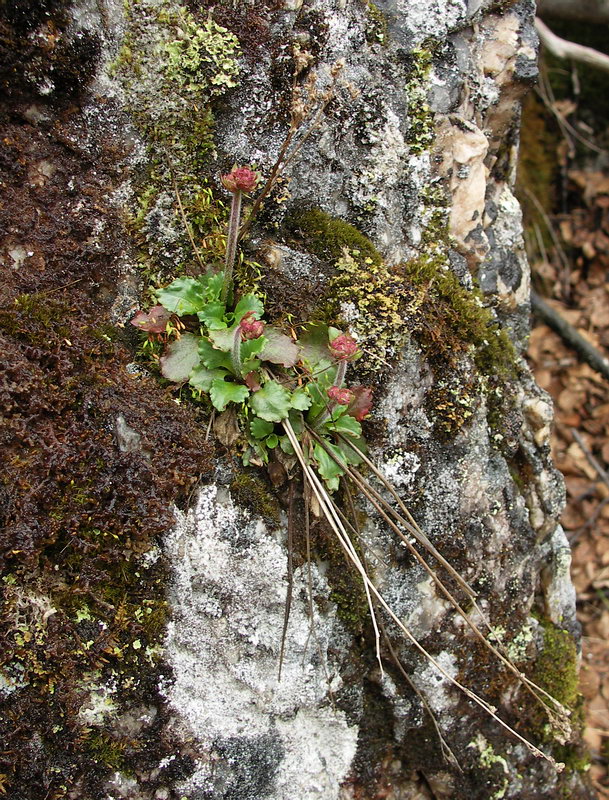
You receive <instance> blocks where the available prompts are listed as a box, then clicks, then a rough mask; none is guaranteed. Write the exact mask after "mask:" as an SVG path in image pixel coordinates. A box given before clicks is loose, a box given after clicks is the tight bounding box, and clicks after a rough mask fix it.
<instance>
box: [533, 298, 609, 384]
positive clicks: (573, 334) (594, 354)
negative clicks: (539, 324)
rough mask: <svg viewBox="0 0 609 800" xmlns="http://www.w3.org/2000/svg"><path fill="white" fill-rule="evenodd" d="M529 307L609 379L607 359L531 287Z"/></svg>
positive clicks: (608, 362)
mask: <svg viewBox="0 0 609 800" xmlns="http://www.w3.org/2000/svg"><path fill="white" fill-rule="evenodd" d="M531 307H532V309H533V311H534V312H535V314H536V315H537V316H538V317H539V318H540V319H542V320H543V321H544V322H545V323H546V325H549V326H550V328H552V330H553V331H556V333H557V334H558V335H559V336H561V337H562V339H563V340H564V341H565V342H566V343H567V344H568V345H569V346H570V347H572V348H573V349H574V350H575V352H576V353H577V354H578V355H579V356H581V358H582V359H583V360H584V361H585V362H586V363H587V364H589V365H590V366H591V367H592V369H594V370H596V371H597V372H598V373H600V374H601V375H602V376H603V377H604V378H606V379H607V380H609V360H608V359H606V358H605V357H604V356H603V355H602V354H601V353H600V352H599V351H598V350H597V349H596V347H594V345H592V344H590V342H589V341H587V339H584V337H583V336H582V335H581V333H578V331H576V330H575V328H574V327H573V325H570V324H569V323H568V322H567V320H566V319H565V318H564V317H561V315H560V314H559V313H558V311H555V310H554V309H553V308H552V307H551V306H549V305H548V304H547V303H546V302H545V300H542V299H541V297H540V296H539V295H538V294H537V292H535V291H533V290H532V289H531Z"/></svg>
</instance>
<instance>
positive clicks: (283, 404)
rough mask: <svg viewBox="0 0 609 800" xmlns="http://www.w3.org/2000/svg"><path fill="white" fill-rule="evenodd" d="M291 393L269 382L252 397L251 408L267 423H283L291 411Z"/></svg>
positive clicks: (273, 382)
mask: <svg viewBox="0 0 609 800" xmlns="http://www.w3.org/2000/svg"><path fill="white" fill-rule="evenodd" d="M290 399H291V398H290V392H288V390H287V389H284V387H283V386H280V385H279V384H278V383H276V382H275V381H267V383H265V384H264V386H263V387H262V389H260V390H259V391H258V392H256V393H255V394H253V395H252V397H251V398H250V406H251V408H252V409H253V411H254V412H255V413H256V414H257V415H258V416H259V417H261V418H262V419H265V420H267V422H281V420H282V419H285V418H286V417H287V416H288V413H289V411H290Z"/></svg>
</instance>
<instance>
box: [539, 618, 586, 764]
mask: <svg viewBox="0 0 609 800" xmlns="http://www.w3.org/2000/svg"><path fill="white" fill-rule="evenodd" d="M541 624H542V629H543V642H542V646H541V648H540V650H539V653H538V655H537V659H536V661H535V665H534V668H533V670H532V671H531V678H532V680H533V681H534V682H535V683H537V684H538V685H539V686H541V688H542V689H545V691H546V692H548V693H549V694H550V695H552V697H554V698H556V700H558V701H559V702H560V703H561V704H562V705H563V706H565V707H566V708H568V709H569V710H570V711H571V717H570V723H571V728H572V731H573V733H572V736H571V739H570V741H568V742H566V743H564V744H560V743H559V742H558V741H557V737H556V734H555V732H554V730H553V728H552V727H551V726H550V724H549V723H548V721H547V718H546V717H545V715H544V714H543V711H542V710H541V709H540V708H539V707H538V706H535V707H534V708H533V709H532V711H531V714H530V717H529V727H530V730H531V731H532V732H533V734H534V735H535V736H537V737H539V738H541V739H542V740H543V741H545V742H546V743H548V744H549V745H551V752H552V755H553V756H554V758H555V759H556V760H557V761H562V762H563V763H564V764H565V767H566V770H565V772H566V773H567V774H568V773H569V772H571V773H572V772H586V771H587V769H588V768H589V765H590V759H589V754H588V752H587V750H586V748H585V746H584V744H583V741H582V738H581V735H582V732H583V729H584V724H585V711H584V700H583V697H582V696H581V694H580V693H579V689H578V687H579V670H578V658H577V647H576V645H575V642H574V640H573V636H572V635H571V634H570V633H569V632H568V631H565V630H563V629H562V628H558V627H557V626H556V625H554V624H553V623H552V622H550V621H549V620H542V622H541Z"/></svg>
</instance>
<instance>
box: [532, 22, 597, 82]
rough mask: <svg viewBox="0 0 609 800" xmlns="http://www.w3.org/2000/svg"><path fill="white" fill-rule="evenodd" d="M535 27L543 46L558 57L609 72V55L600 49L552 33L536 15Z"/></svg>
mask: <svg viewBox="0 0 609 800" xmlns="http://www.w3.org/2000/svg"><path fill="white" fill-rule="evenodd" d="M535 28H536V30H537V33H538V34H539V38H540V40H541V43H542V44H543V46H544V47H545V48H547V49H548V50H549V51H550V53H552V55H554V56H556V58H568V59H571V61H579V62H580V63H581V64H587V65H588V66H589V67H596V69H602V70H604V71H605V72H609V56H607V55H605V54H604V53H599V51H598V50H594V49H593V48H592V47H585V46H584V45H583V44H576V43H575V42H568V41H567V40H566V39H561V38H560V36H557V35H556V34H555V33H552V31H551V30H550V29H549V28H548V26H547V25H546V24H545V22H542V21H541V20H540V19H539V17H535Z"/></svg>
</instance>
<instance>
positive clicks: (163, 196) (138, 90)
mask: <svg viewBox="0 0 609 800" xmlns="http://www.w3.org/2000/svg"><path fill="white" fill-rule="evenodd" d="M127 21H128V29H127V32H126V34H125V39H124V43H123V47H122V50H121V54H120V55H119V58H118V59H117V60H116V61H115V62H114V64H113V65H112V68H111V72H112V74H114V75H115V76H116V78H118V80H119V81H120V84H121V85H122V89H123V92H124V95H125V106H126V107H127V108H128V110H129V111H130V112H131V114H132V117H133V119H134V120H135V122H136V124H137V125H138V127H139V128H140V129H141V131H142V133H143V134H144V136H145V139H146V141H147V154H146V164H147V168H146V172H145V173H144V174H142V176H141V179H140V181H139V183H138V185H137V186H136V187H135V197H134V202H133V205H132V218H131V222H132V229H133V232H134V234H135V235H136V237H137V238H138V239H139V240H140V241H141V243H142V245H143V246H142V248H141V250H140V264H141V269H142V272H143V274H144V277H145V279H146V283H148V284H154V285H158V284H159V283H166V282H167V281H169V280H170V279H171V278H172V277H175V276H176V275H179V274H182V273H184V272H192V271H201V265H200V263H199V261H198V258H197V257H196V254H195V253H194V251H193V247H192V245H191V241H190V237H189V235H188V230H187V226H189V227H190V229H191V233H192V238H193V239H194V240H195V241H197V242H198V248H199V250H200V251H202V252H204V254H205V263H206V265H209V266H210V267H211V268H219V267H220V266H221V264H222V258H223V253H224V236H225V222H226V213H227V212H226V208H225V204H224V203H223V202H222V200H221V199H220V198H219V197H218V196H217V193H215V192H214V191H213V189H212V186H211V181H210V177H211V175H210V173H211V172H212V170H213V164H214V159H215V155H216V154H215V144H214V137H213V126H214V118H213V112H212V106H213V103H214V102H215V101H216V100H218V98H220V97H221V96H223V95H224V94H226V92H228V91H230V90H231V89H233V88H234V87H235V86H236V85H237V81H238V76H239V71H240V67H239V59H240V56H241V48H240V46H239V41H238V39H237V37H236V36H235V35H234V34H233V33H231V32H230V31H228V30H227V29H226V28H223V27H222V26H221V25H218V24H217V23H216V22H214V20H213V19H212V18H211V17H209V16H208V17H207V18H206V19H204V20H199V19H197V18H196V17H195V15H194V14H192V13H191V12H190V11H188V10H187V9H186V8H185V7H183V6H180V5H177V4H171V3H164V4H162V5H161V7H160V10H159V5H158V3H155V2H152V0H137V2H135V3H134V4H133V6H132V8H131V10H130V12H129V13H128V14H127ZM178 196H179V200H178ZM180 204H181V205H182V210H183V213H182V211H181V210H180Z"/></svg>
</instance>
